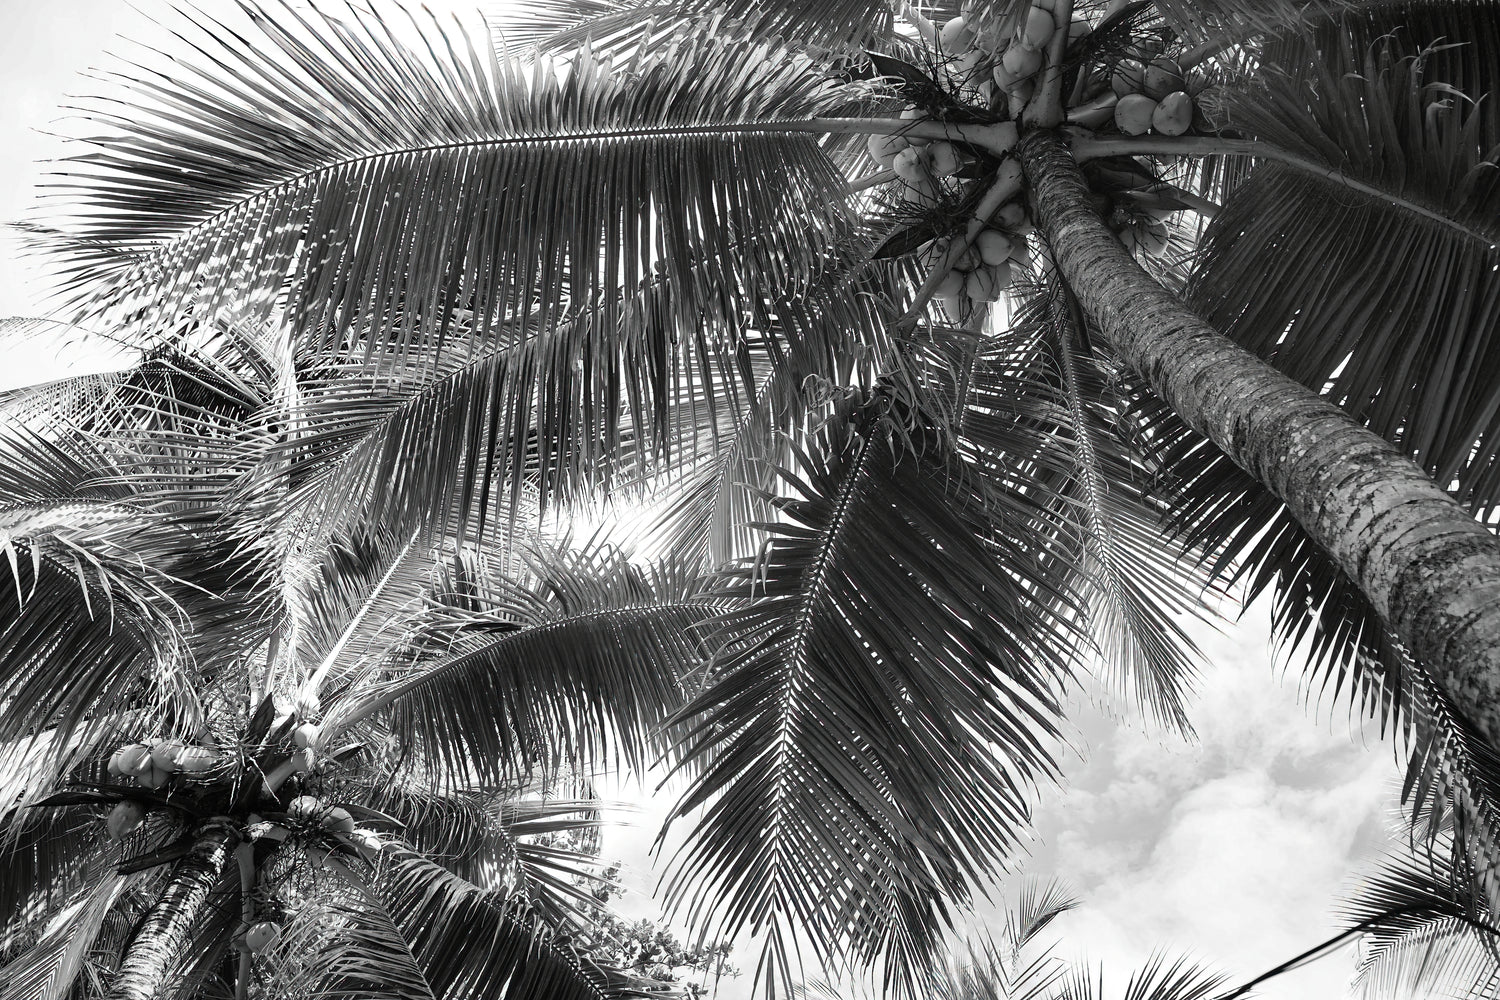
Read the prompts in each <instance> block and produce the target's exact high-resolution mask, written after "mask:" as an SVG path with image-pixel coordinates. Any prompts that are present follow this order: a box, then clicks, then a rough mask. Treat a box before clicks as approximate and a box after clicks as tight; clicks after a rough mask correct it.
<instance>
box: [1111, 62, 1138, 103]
mask: <svg viewBox="0 0 1500 1000" xmlns="http://www.w3.org/2000/svg"><path fill="white" fill-rule="evenodd" d="M1145 86H1146V66H1145V64H1144V63H1142V62H1140V61H1139V60H1136V59H1121V60H1120V61H1119V62H1117V63H1115V68H1114V72H1112V73H1110V74H1109V88H1110V89H1111V90H1113V91H1114V92H1115V96H1117V97H1124V96H1125V95H1126V94H1139V93H1140V92H1141V91H1142V90H1144V89H1145Z"/></svg>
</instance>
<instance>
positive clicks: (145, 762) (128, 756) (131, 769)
mask: <svg viewBox="0 0 1500 1000" xmlns="http://www.w3.org/2000/svg"><path fill="white" fill-rule="evenodd" d="M150 766H151V748H150V747H149V746H147V745H146V744H144V743H127V744H126V745H125V746H122V747H121V748H120V749H118V750H116V751H115V752H114V755H113V756H112V757H110V758H109V773H110V774H122V775H127V776H130V777H134V776H135V775H137V774H140V773H141V772H142V771H144V770H146V769H147V768H149V767H150Z"/></svg>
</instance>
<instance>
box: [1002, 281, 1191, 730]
mask: <svg viewBox="0 0 1500 1000" xmlns="http://www.w3.org/2000/svg"><path fill="white" fill-rule="evenodd" d="M1045 308H1046V320H1045V321H1046V325H1047V335H1046V337H1045V339H1044V340H1043V341H1042V345H1043V347H1044V348H1045V351H1046V354H1047V356H1048V357H1049V360H1050V364H1049V367H1050V368H1052V369H1053V370H1054V372H1055V374H1054V379H1055V383H1054V384H1055V385H1056V388H1057V390H1060V392H1059V397H1058V398H1057V402H1058V403H1060V404H1061V405H1062V406H1063V407H1064V408H1065V411H1066V424H1065V426H1064V427H1063V428H1062V429H1061V433H1060V434H1058V438H1057V441H1056V442H1055V443H1056V444H1060V445H1066V444H1067V443H1068V442H1067V440H1066V439H1067V438H1069V437H1070V438H1071V448H1070V449H1069V450H1070V453H1071V455H1072V458H1073V464H1074V469H1073V471H1072V473H1071V475H1070V477H1069V478H1070V479H1071V483H1070V484H1069V485H1068V486H1064V487H1062V488H1059V489H1058V493H1059V494H1060V495H1061V496H1062V497H1064V498H1066V501H1067V502H1069V503H1071V504H1076V505H1077V506H1075V507H1072V509H1068V508H1061V509H1059V510H1058V520H1059V521H1060V522H1061V523H1062V524H1064V525H1067V526H1068V527H1071V528H1072V529H1073V530H1074V532H1075V533H1076V534H1075V538H1076V542H1075V546H1074V547H1073V549H1072V551H1071V552H1070V553H1069V555H1068V556H1064V557H1062V558H1064V559H1066V558H1074V559H1076V560H1077V566H1076V567H1075V569H1074V578H1075V580H1076V584H1075V586H1076V587H1077V589H1078V591H1079V593H1080V594H1081V595H1082V596H1081V597H1080V601H1081V602H1082V604H1083V606H1084V608H1085V609H1086V610H1085V614H1086V616H1087V618H1088V622H1089V626H1090V629H1091V631H1092V633H1093V637H1094V642H1095V645H1096V646H1097V648H1098V651H1099V655H1098V657H1097V659H1096V661H1095V662H1096V664H1097V669H1098V673H1099V674H1100V676H1101V678H1102V679H1103V680H1104V681H1105V683H1106V685H1107V686H1108V687H1109V688H1110V689H1112V690H1114V691H1116V692H1118V693H1119V694H1121V695H1123V696H1124V697H1126V698H1128V699H1129V700H1131V701H1133V702H1134V703H1135V704H1136V706H1137V707H1139V708H1140V709H1142V710H1143V711H1144V712H1146V713H1147V714H1148V715H1149V716H1151V717H1153V718H1154V719H1156V720H1157V721H1159V722H1161V723H1163V724H1165V725H1169V726H1173V727H1175V728H1178V729H1180V730H1183V731H1185V732H1191V724H1190V723H1189V721H1188V714H1187V708H1186V704H1185V698H1186V696H1187V695H1188V694H1189V693H1190V692H1191V690H1192V685H1193V681H1194V679H1195V677H1196V676H1197V673H1198V668H1197V662H1198V660H1199V658H1200V654H1199V653H1198V650H1197V648H1196V647H1195V646H1194V644H1193V642H1192V640H1191V639H1190V638H1188V636H1187V633H1186V632H1185V631H1184V630H1183V628H1182V626H1181V625H1180V624H1179V621H1178V619H1179V617H1181V616H1184V615H1187V614H1189V613H1192V612H1195V611H1196V612H1201V611H1202V610H1203V604H1202V599H1201V595H1202V593H1203V592H1204V591H1206V590H1207V589H1208V588H1209V581H1208V580H1207V578H1206V576H1205V575H1204V574H1202V573H1200V572H1195V571H1194V568H1193V566H1192V562H1191V560H1190V558H1189V556H1188V554H1187V553H1186V552H1185V551H1183V550H1182V549H1181V548H1178V547H1176V546H1173V545H1172V544H1171V543H1170V542H1166V541H1165V540H1164V539H1162V537H1161V536H1162V529H1163V526H1164V524H1165V521H1166V519H1165V516H1164V511H1163V510H1162V509H1161V507H1160V505H1159V504H1158V503H1154V502H1153V501H1152V499H1151V497H1150V483H1151V479H1152V470H1151V469H1149V468H1148V467H1146V465H1145V463H1144V462H1143V461H1142V459H1141V457H1140V456H1139V455H1137V454H1136V453H1135V451H1134V449H1133V448H1132V447H1131V446H1130V444H1129V443H1128V442H1127V441H1124V440H1122V438H1121V436H1120V434H1119V433H1118V430H1119V428H1118V426H1115V425H1113V424H1112V421H1117V420H1118V418H1119V413H1118V401H1117V400H1114V399H1111V391H1110V389H1109V386H1108V379H1109V375H1108V373H1106V372H1103V371H1101V370H1100V367H1099V359H1098V358H1097V357H1095V356H1091V355H1089V354H1085V353H1084V352H1082V351H1081V350H1079V346H1081V340H1082V336H1083V334H1084V333H1085V329H1086V321H1085V320H1084V317H1083V315H1082V312H1081V310H1080V309H1078V308H1077V305H1076V302H1075V301H1074V300H1073V299H1072V297H1071V294H1070V293H1069V292H1068V291H1067V289H1066V287H1065V286H1063V287H1057V288H1052V289H1049V290H1048V293H1047V299H1046V306H1045ZM1075 338H1078V343H1075ZM987 374H989V375H990V377H991V378H993V377H994V376H993V373H987ZM978 385H982V381H981V380H978V379H976V386H978ZM1012 398H1014V397H1012ZM1024 405H1025V404H1024V403H1023V407H1024ZM1019 415H1020V414H1018V416H1019Z"/></svg>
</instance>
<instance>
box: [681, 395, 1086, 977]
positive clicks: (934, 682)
mask: <svg viewBox="0 0 1500 1000" xmlns="http://www.w3.org/2000/svg"><path fill="white" fill-rule="evenodd" d="M875 413H876V410H875V409H874V408H850V407H845V408H844V412H843V413H842V414H840V416H839V418H837V419H835V420H832V421H830V422H829V423H828V425H827V426H825V427H824V429H823V430H822V431H821V432H820V433H819V434H818V435H817V436H816V437H815V438H814V442H815V446H816V450H815V451H809V450H804V449H802V448H798V449H797V450H796V456H797V464H796V466H795V467H794V468H789V469H782V470H779V473H778V474H779V476H780V477H781V478H782V479H783V480H784V483H785V489H786V495H785V496H783V497H781V498H778V499H777V500H776V505H777V506H778V507H779V508H780V509H781V512H782V516H783V520H781V521H779V522H778V523H773V524H766V525H763V526H761V528H762V530H763V531H764V533H765V536H766V541H765V542H764V543H763V546H762V550H761V553H760V555H759V557H758V558H756V559H753V560H745V561H743V562H742V563H741V564H739V565H738V566H736V567H734V568H732V569H730V570H727V571H726V574H725V577H724V582H723V584H722V587H721V590H720V593H721V596H723V597H726V598H732V599H734V600H735V601H736V602H738V603H739V604H740V605H741V606H740V607H738V608H736V609H735V610H733V611H730V612H728V613H726V614H725V615H724V616H723V617H721V618H720V619H718V620H717V621H716V622H715V623H714V632H713V639H712V642H713V643H714V645H715V648H716V649H717V652H716V653H715V656H714V658H713V660H712V661H711V662H710V663H709V665H708V667H707V672H706V674H705V679H706V682H707V683H706V686H705V687H704V689H703V690H702V691H701V693H700V694H698V696H697V697H696V698H695V699H694V700H693V701H692V702H691V704H690V705H689V706H688V707H687V708H686V709H685V710H684V712H683V719H684V724H689V723H690V725H691V728H690V729H689V730H688V732H687V734H686V735H685V736H684V737H683V738H682V740H681V743H680V749H679V755H680V757H681V759H682V762H683V763H682V764H681V765H680V766H684V767H689V768H691V769H693V770H695V771H696V773H695V774H694V778H693V787H692V788H691V790H690V791H689V793H688V794H687V795H686V796H685V797H684V798H683V800H682V801H681V802H680V803H679V805H678V807H677V810H676V816H678V817H686V816H689V815H692V814H693V813H694V811H695V810H697V809H699V808H702V809H703V810H704V811H703V813H702V814H701V816H698V817H697V819H696V820H695V821H694V827H693V830H692V833H691V835H690V837H689V841H688V843H687V845H686V846H685V847H684V849H683V853H682V854H681V856H680V858H679V859H678V865H677V870H676V872H675V874H674V881H673V883H672V884H673V893H674V895H675V896H676V897H677V898H678V899H679V900H681V899H682V898H684V897H685V896H687V895H688V887H689V886H691V887H692V895H693V910H694V912H695V913H700V912H701V913H702V914H711V915H712V918H713V920H714V921H716V922H717V923H718V925H719V927H718V928H716V930H715V933H719V932H720V931H722V932H723V933H726V934H729V935H733V934H736V933H738V932H739V931H741V930H742V929H750V930H752V931H754V932H757V933H764V934H766V935H767V950H766V953H765V959H764V960H763V966H762V972H763V974H764V975H766V976H769V977H770V980H771V983H770V984H771V985H772V986H773V987H779V986H784V985H785V980H784V977H785V976H786V975H787V974H788V971H789V949H791V948H792V947H794V940H796V941H802V940H807V941H810V942H811V945H812V947H813V949H814V954H815V955H816V957H817V958H818V959H819V960H820V961H822V962H825V963H828V962H833V961H837V960H839V959H843V958H848V959H851V960H859V961H873V960H875V959H876V958H877V957H878V958H881V959H883V960H884V962H885V968H886V973H887V975H888V978H889V980H890V982H891V983H892V988H894V989H909V988H912V987H913V986H914V985H915V984H916V983H917V982H918V981H919V980H920V979H921V978H922V977H923V976H924V974H925V972H926V970H927V969H928V967H929V965H928V963H929V962H930V960H931V958H932V957H933V949H934V948H935V946H936V943H937V935H938V933H939V932H940V930H941V928H942V927H943V926H944V925H945V924H946V923H947V922H948V921H949V920H950V919H951V907H952V906H953V905H954V903H955V902H957V901H960V900H962V899H964V898H966V896H967V894H968V891H969V888H970V886H971V885H972V884H973V881H974V880H975V879H977V878H980V877H982V876H983V875H984V873H987V872H990V871H993V869H994V866H995V865H997V864H1000V863H1001V862H1002V861H1003V859H1004V858H1005V856H1006V855H1007V854H1008V853H1009V852H1010V851H1011V850H1012V849H1013V848H1014V847H1015V845H1016V842H1017V838H1018V837H1019V836H1020V835H1021V830H1022V828H1023V826H1024V823H1025V822H1026V817H1027V789H1028V787H1029V786H1030V785H1031V784H1032V783H1033V782H1035V781H1037V780H1040V779H1042V778H1044V777H1045V776H1047V775H1048V774H1050V773H1051V771H1052V767H1053V765H1052V761H1051V756H1050V754H1051V750H1050V748H1049V746H1048V745H1047V743H1046V739H1047V736H1048V735H1049V734H1052V733H1053V732H1054V731H1053V729H1052V726H1053V721H1052V719H1053V713H1054V712H1055V711H1056V707H1055V701H1054V699H1055V695H1056V688H1055V685H1056V683H1057V682H1058V680H1059V678H1060V676H1061V674H1062V673H1063V666H1062V662H1061V661H1062V653H1061V649H1062V648H1065V647H1067V646H1068V645H1069V643H1070V642H1071V641H1072V640H1073V639H1074V636H1073V635H1072V634H1071V633H1070V632H1069V630H1068V628H1067V626H1066V625H1065V624H1063V623H1061V622H1059V621H1057V620H1055V619H1054V618H1052V616H1051V615H1050V614H1049V612H1048V610H1047V603H1048V598H1047V596H1045V595H1046V591H1047V588H1048V587H1049V586H1050V581H1049V580H1048V579H1046V578H1043V577H1040V576H1037V575H1036V573H1035V570H1036V564H1035V554H1034V553H1033V552H1031V551H1029V550H1028V549H1027V548H1026V547H1025V545H1024V544H1022V543H1017V542H1014V541H1011V540H1010V539H1011V537H1012V536H1011V535H1010V533H1009V532H1008V531H1006V530H1005V529H1003V528H997V529H996V530H994V531H993V532H992V531H991V530H990V529H991V522H988V521H987V520H986V514H987V513H988V512H986V511H985V509H984V507H983V505H982V504H981V503H980V501H979V500H978V498H977V497H976V496H975V495H974V494H973V493H972V491H968V492H966V491H965V486H964V474H963V472H962V471H961V470H959V469H958V468H957V467H956V466H951V465H947V464H946V463H945V461H944V460H943V459H942V458H941V457H940V456H939V455H937V454H923V455H914V454H911V453H902V446H901V445H900V444H899V443H898V442H899V440H900V439H899V438H894V437H892V436H889V435H890V434H891V432H892V430H893V425H891V424H887V423H886V422H885V421H884V420H883V419H882V418H879V417H877V416H875ZM895 426H899V424H897V425H895ZM987 543H988V544H987ZM1020 581H1027V583H1026V584H1024V585H1023V584H1022V583H1021V582H1020ZM1029 587H1037V588H1039V591H1038V592H1030V591H1029V590H1028V588H1029ZM981 817H983V818H982V819H981ZM794 935H795V937H794Z"/></svg>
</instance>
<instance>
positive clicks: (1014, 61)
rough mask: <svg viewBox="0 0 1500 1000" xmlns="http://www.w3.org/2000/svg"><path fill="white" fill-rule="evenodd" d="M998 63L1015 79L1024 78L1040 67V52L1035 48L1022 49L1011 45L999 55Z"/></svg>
mask: <svg viewBox="0 0 1500 1000" xmlns="http://www.w3.org/2000/svg"><path fill="white" fill-rule="evenodd" d="M1000 63H1001V65H1003V66H1004V67H1005V68H1006V69H1008V70H1010V73H1011V75H1012V76H1014V77H1015V78H1016V79H1017V80H1024V79H1026V78H1027V77H1028V76H1031V75H1032V74H1034V73H1035V72H1036V71H1037V70H1039V69H1041V68H1042V54H1041V52H1039V51H1038V50H1036V49H1023V48H1021V46H1019V45H1012V46H1011V47H1010V48H1008V49H1006V50H1005V55H1003V56H1001V57H1000Z"/></svg>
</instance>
